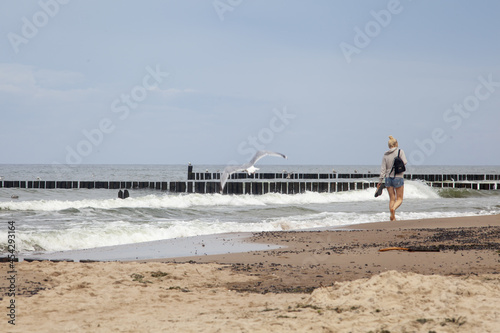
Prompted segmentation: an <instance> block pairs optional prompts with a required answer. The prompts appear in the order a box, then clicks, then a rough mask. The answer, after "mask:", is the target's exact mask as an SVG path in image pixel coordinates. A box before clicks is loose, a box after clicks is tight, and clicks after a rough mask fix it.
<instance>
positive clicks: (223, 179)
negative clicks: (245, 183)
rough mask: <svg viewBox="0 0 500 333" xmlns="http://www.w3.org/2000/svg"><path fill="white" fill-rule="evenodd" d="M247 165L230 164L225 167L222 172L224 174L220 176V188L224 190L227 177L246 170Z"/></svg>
mask: <svg viewBox="0 0 500 333" xmlns="http://www.w3.org/2000/svg"><path fill="white" fill-rule="evenodd" d="M246 168H247V165H246V164H244V165H229V166H227V167H225V168H224V171H223V172H222V175H221V176H220V190H221V191H223V190H224V186H225V185H226V182H227V179H228V178H229V176H230V175H231V174H233V173H235V172H238V171H244V170H246Z"/></svg>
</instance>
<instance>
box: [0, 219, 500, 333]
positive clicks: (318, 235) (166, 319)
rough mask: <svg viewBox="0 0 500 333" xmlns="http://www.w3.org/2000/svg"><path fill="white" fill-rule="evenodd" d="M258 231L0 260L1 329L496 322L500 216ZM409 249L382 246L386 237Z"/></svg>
mask: <svg viewBox="0 0 500 333" xmlns="http://www.w3.org/2000/svg"><path fill="white" fill-rule="evenodd" d="M353 228H355V229H352V228H344V230H334V231H333V230H330V231H328V230H320V231H296V232H294V231H283V232H264V233H255V234H253V235H252V236H251V238H250V241H252V242H256V243H260V244H274V245H281V246H283V247H281V248H278V249H277V248H274V249H271V250H267V251H253V252H246V253H232V254H219V255H198V256H189V257H177V258H169V259H155V260H148V261H142V262H139V261H135V262H95V263H78V262H48V261H41V262H36V261H35V262H20V263H15V269H16V288H17V289H18V293H17V295H16V297H15V304H16V325H15V326H12V325H10V324H8V322H7V320H8V319H9V318H8V317H7V311H8V309H7V306H9V304H10V303H9V302H11V300H12V297H9V296H8V295H7V294H6V291H8V283H9V281H8V280H7V278H8V277H9V275H8V274H7V270H8V269H9V267H8V265H9V264H8V263H0V273H1V274H0V275H1V281H0V288H2V295H1V297H2V300H1V301H0V308H1V309H4V310H0V311H3V312H4V313H3V314H2V316H1V317H0V318H3V319H2V320H1V321H0V331H2V332H10V331H12V332H55V331H57V332H139V331H140V332H202V331H203V332H287V331H297V332H303V331H308V330H312V331H317V332H370V331H372V332H382V331H389V332H401V331H407V332H429V331H435V332H471V331H480V332H498V327H500V305H499V304H500V303H499V302H498V301H499V300H500V283H499V282H500V275H499V272H500V216H498V215H496V216H474V217H465V218H451V219H429V220H415V221H401V222H399V221H396V222H381V223H371V224H363V225H356V226H354V227H353ZM391 247H398V248H406V249H410V250H412V251H407V250H389V251H385V252H380V251H379V250H380V249H384V248H391Z"/></svg>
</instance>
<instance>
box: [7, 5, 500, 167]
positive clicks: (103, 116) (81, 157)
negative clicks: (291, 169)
mask: <svg viewBox="0 0 500 333" xmlns="http://www.w3.org/2000/svg"><path fill="white" fill-rule="evenodd" d="M498 13H500V2H498V1H496V0H484V1H468V0H443V1H431V0H427V1H425V0H421V1H417V0H413V1H412V0H401V1H398V0H383V1H378V0H370V1H340V0H307V1H306V0H189V1H186V0H170V1H167V0H149V1H138V0H137V1H132V0H106V1H101V0H39V1H27V0H22V1H20V0H3V1H1V2H0V116H1V118H0V119H1V120H0V163H1V164H66V165H79V164H185V163H188V162H191V163H193V164H218V165H223V164H227V163H235V162H237V163H243V162H246V161H248V160H249V159H250V158H251V157H252V155H253V154H254V153H255V152H256V151H257V150H271V151H277V152H280V153H283V154H286V155H287V156H288V161H287V163H288V164H292V165H298V164H316V165H378V164H380V162H381V161H382V155H383V153H384V152H385V151H386V150H387V149H388V148H387V141H388V136H389V135H392V136H394V137H395V138H396V139H397V140H398V141H399V146H400V148H402V149H403V150H404V151H405V153H406V156H407V158H408V160H409V163H410V165H500V154H498V152H499V148H498V145H499V144H500V131H499V130H498V129H499V125H500V112H499V111H500V63H499V59H500V43H499V40H498V36H500V20H498ZM262 162H264V163H263V164H266V163H270V164H281V163H282V161H281V160H276V159H273V158H266V160H265V161H264V160H263V161H262Z"/></svg>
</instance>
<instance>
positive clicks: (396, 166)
mask: <svg viewBox="0 0 500 333" xmlns="http://www.w3.org/2000/svg"><path fill="white" fill-rule="evenodd" d="M400 152H401V149H399V150H398V156H396V157H395V158H394V163H393V164H392V169H391V172H389V174H391V173H392V170H394V176H396V175H397V174H398V173H401V172H405V171H406V167H405V163H404V162H403V160H402V159H401V157H399V153H400Z"/></svg>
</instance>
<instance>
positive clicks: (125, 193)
mask: <svg viewBox="0 0 500 333" xmlns="http://www.w3.org/2000/svg"><path fill="white" fill-rule="evenodd" d="M128 197H129V194H128V190H125V192H124V193H123V199H126V198H128Z"/></svg>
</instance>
